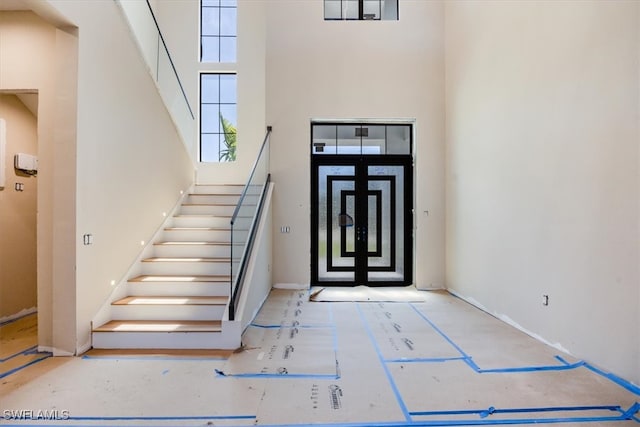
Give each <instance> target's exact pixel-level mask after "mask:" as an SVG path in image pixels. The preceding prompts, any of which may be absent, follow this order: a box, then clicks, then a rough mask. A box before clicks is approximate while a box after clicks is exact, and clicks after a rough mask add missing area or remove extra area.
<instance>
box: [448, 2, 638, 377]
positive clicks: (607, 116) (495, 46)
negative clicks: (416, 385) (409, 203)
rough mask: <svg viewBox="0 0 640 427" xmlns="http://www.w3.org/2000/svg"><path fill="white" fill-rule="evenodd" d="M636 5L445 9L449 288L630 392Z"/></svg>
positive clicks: (633, 367) (459, 5)
mask: <svg viewBox="0 0 640 427" xmlns="http://www.w3.org/2000/svg"><path fill="white" fill-rule="evenodd" d="M638 7H639V4H638V3H637V2H624V1H617V2H598V1H594V2H572V1H556V2H503V1H482V2H477V1H448V2H446V7H445V9H446V12H445V16H446V18H445V19H446V47H445V49H446V91H447V92H446V107H447V108H446V134H447V285H448V287H449V288H450V289H452V290H453V291H455V292H457V293H459V294H460V295H462V296H464V297H466V298H469V299H470V300H473V301H475V302H476V303H478V304H480V305H482V306H484V307H485V308H486V309H487V310H489V311H490V312H492V313H495V314H497V315H499V316H502V317H503V318H506V319H509V320H510V321H512V322H514V323H516V324H518V325H520V326H521V327H522V328H524V329H526V330H528V331H530V332H531V333H534V334H537V335H539V336H540V337H542V338H543V339H545V340H547V341H548V342H550V343H552V344H556V345H557V346H558V347H562V348H564V349H566V350H568V351H570V352H571V353H572V354H574V355H575V356H577V357H580V358H584V359H587V360H588V361H589V362H591V363H594V364H596V365H599V366H601V367H603V368H605V369H609V370H611V371H613V372H615V373H616V374H618V375H621V376H623V377H625V378H627V379H629V380H631V381H634V382H636V383H639V382H640V370H639V367H638V359H639V358H640V357H639V343H638V339H639V337H640V334H639V328H638V315H639V314H638V313H639V304H638V300H639V291H640V286H639V283H640V277H639V272H638V268H639V267H638V265H639V264H638V251H639V248H638V245H639V239H638V226H639V220H640V217H639V211H638V202H639V200H640V199H639V197H638V194H639V193H638V190H639V160H638V148H639V147H638V143H639V133H638V112H639V110H638V99H639V95H638V94H639V92H638V85H639V81H640V80H639V78H638V58H639V50H640V49H639V46H640V45H639V42H638V22H639V21H638ZM543 295H548V296H549V305H548V306H544V305H543Z"/></svg>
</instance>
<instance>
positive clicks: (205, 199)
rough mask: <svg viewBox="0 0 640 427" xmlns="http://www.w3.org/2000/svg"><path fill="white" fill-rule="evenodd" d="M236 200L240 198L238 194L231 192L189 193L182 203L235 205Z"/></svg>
mask: <svg viewBox="0 0 640 427" xmlns="http://www.w3.org/2000/svg"><path fill="white" fill-rule="evenodd" d="M253 197H255V196H253ZM238 200H240V196H237V195H231V194H229V195H224V194H211V195H209V194H191V195H189V196H187V197H186V200H185V202H184V203H188V204H191V203H194V204H198V205H236V204H238ZM254 200H255V199H254Z"/></svg>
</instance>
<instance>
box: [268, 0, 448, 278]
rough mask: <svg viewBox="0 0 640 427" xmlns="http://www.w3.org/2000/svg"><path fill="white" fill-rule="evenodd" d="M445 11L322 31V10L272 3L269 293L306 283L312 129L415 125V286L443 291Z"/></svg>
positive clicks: (418, 4) (403, 8)
mask: <svg viewBox="0 0 640 427" xmlns="http://www.w3.org/2000/svg"><path fill="white" fill-rule="evenodd" d="M443 10H444V9H443V4H442V2H440V1H423V0H413V1H411V0H405V1H402V2H400V11H399V13H400V20H399V21H360V22H357V21H338V22H336V21H324V19H323V2H322V1H321V0H314V1H296V0H273V1H270V2H269V7H268V9H267V123H269V124H271V125H273V135H272V137H271V170H272V177H273V180H274V182H275V183H276V188H277V189H276V191H275V192H274V201H273V227H274V235H273V247H274V256H273V262H274V272H273V274H274V282H275V283H276V284H299V285H303V286H307V285H308V284H309V280H310V154H309V153H310V148H309V147H310V120H311V119H312V118H316V119H317V118H324V119H354V118H375V119H415V120H416V122H415V126H416V141H415V143H416V144H415V145H416V148H415V176H416V179H415V183H414V188H415V194H416V201H415V211H416V212H417V215H416V221H415V223H416V230H415V236H416V237H415V244H416V251H415V259H416V262H415V264H416V274H415V276H414V281H415V283H416V284H417V285H418V286H420V287H440V286H443V285H444V215H445V212H444V52H443V44H444V15H443V13H444V12H443ZM425 211H429V216H426V214H425V213H424V212H425ZM285 225H286V226H289V227H290V230H291V232H290V233H289V234H281V233H279V229H280V227H281V226H285Z"/></svg>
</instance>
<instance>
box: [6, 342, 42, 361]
mask: <svg viewBox="0 0 640 427" xmlns="http://www.w3.org/2000/svg"><path fill="white" fill-rule="evenodd" d="M33 351H36V352H37V351H38V346H37V345H34V346H33V347H29V348H28V349H26V350H22V351H19V352H17V353H16V354H12V355H11V356H9V357H5V358H4V359H0V363H3V362H6V361H7V360H11V359H13V358H14V357H18V356H23V355H26V354H33V353H32V352H33Z"/></svg>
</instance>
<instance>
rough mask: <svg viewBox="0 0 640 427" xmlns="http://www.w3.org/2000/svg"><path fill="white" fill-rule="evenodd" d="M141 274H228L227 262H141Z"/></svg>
mask: <svg viewBox="0 0 640 427" xmlns="http://www.w3.org/2000/svg"><path fill="white" fill-rule="evenodd" d="M141 266H142V271H141V274H143V275H151V276H156V275H162V276H165V275H166V276H209V275H211V276H216V275H224V274H227V275H228V274H229V262H143V263H142V264H141Z"/></svg>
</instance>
